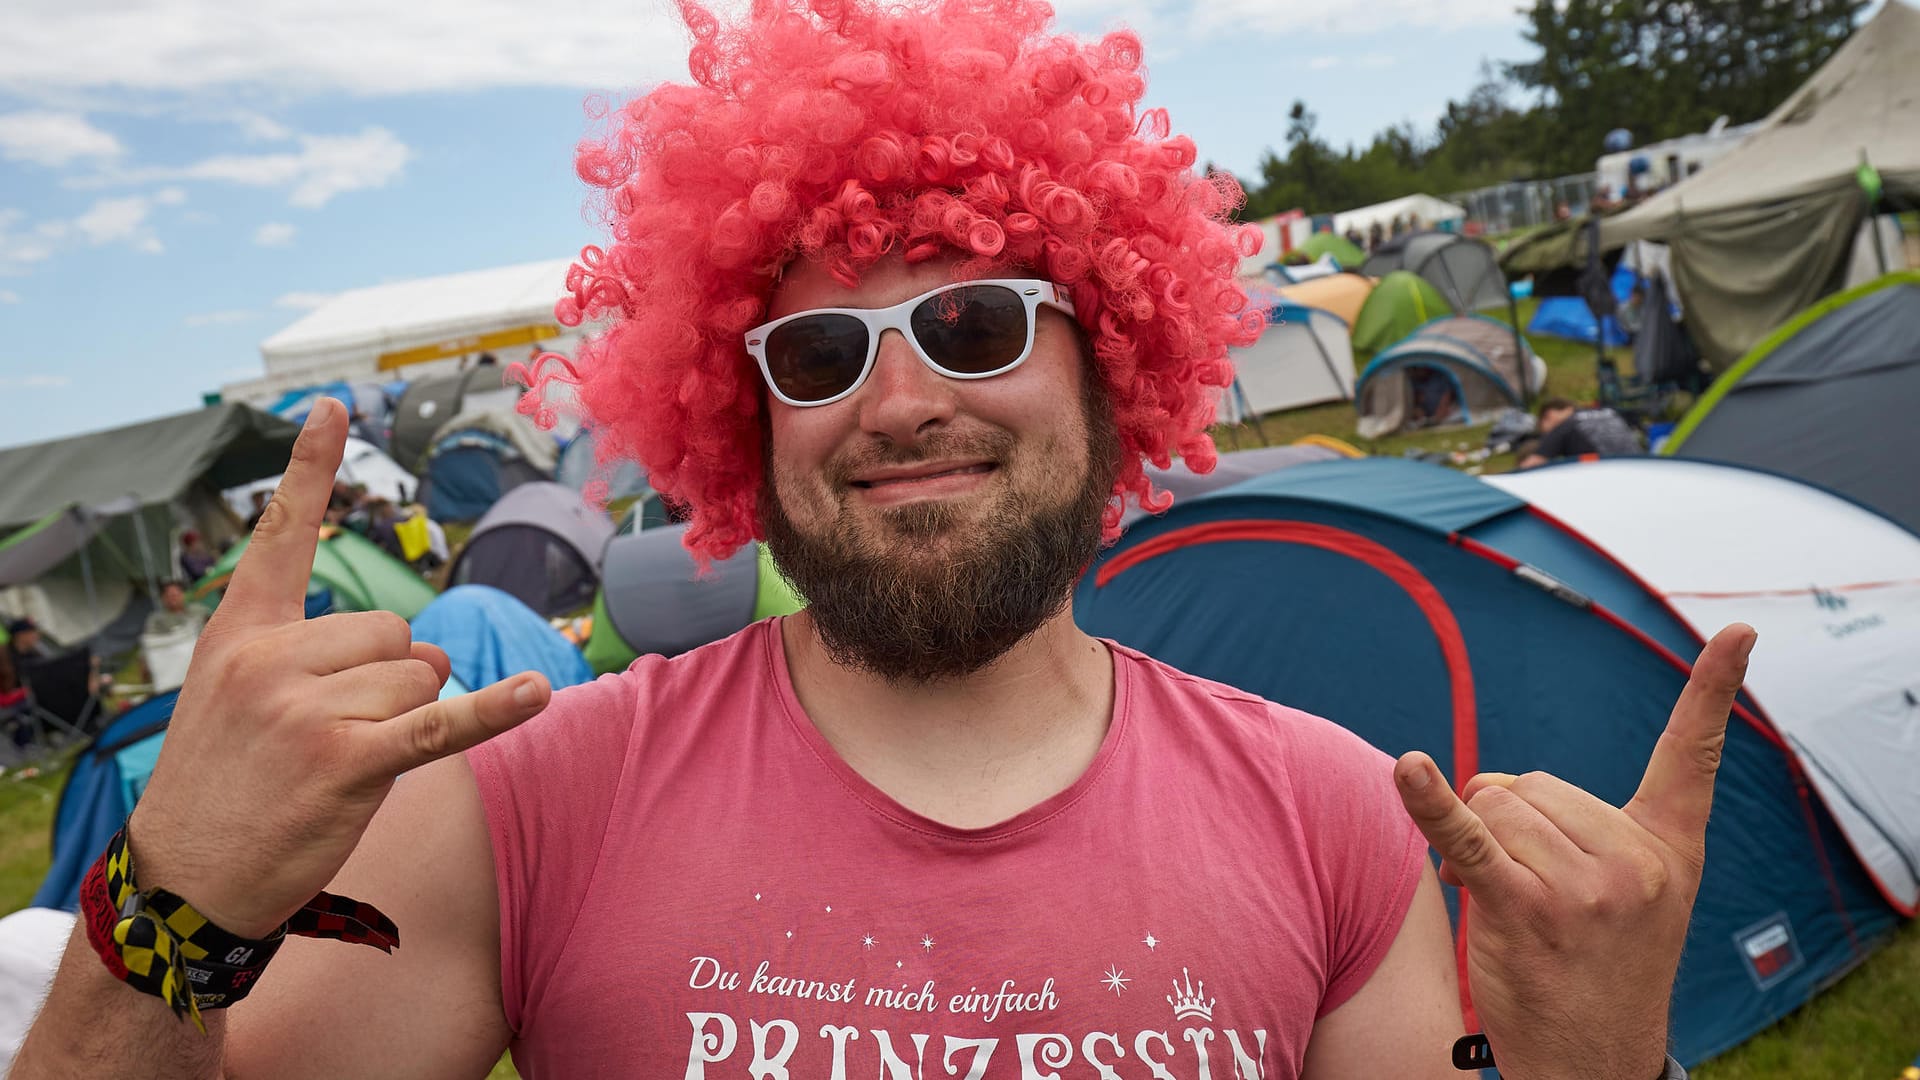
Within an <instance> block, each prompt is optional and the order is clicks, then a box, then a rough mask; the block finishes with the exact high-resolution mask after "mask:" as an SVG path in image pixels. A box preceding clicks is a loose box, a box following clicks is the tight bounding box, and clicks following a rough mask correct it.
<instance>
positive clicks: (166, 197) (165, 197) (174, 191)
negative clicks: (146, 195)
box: [153, 187, 187, 206]
mask: <svg viewBox="0 0 1920 1080" xmlns="http://www.w3.org/2000/svg"><path fill="white" fill-rule="evenodd" d="M186 201H187V192H186V189H184V188H177V187H168V188H161V189H160V190H159V191H156V192H154V193H153V204H154V205H155V206H179V205H180V204H181V203H183V202H186Z"/></svg>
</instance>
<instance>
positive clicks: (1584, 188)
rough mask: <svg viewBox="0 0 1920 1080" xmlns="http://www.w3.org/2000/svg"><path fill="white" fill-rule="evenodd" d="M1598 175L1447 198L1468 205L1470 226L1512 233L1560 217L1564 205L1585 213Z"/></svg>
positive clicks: (1509, 185)
mask: <svg viewBox="0 0 1920 1080" xmlns="http://www.w3.org/2000/svg"><path fill="white" fill-rule="evenodd" d="M1596 176H1597V174H1596V173H1578V174H1575V175H1573V176H1562V177H1558V178H1556V179H1553V180H1517V181H1514V182H1511V183H1506V184H1495V185H1494V186H1492V187H1484V188H1479V189H1478V190H1475V191H1463V192H1459V193H1456V194H1453V195H1448V196H1445V198H1446V200H1447V201H1448V202H1450V203H1454V204H1456V205H1458V206H1464V207H1466V208H1467V223H1468V226H1469V227H1470V228H1472V229H1474V230H1475V231H1477V232H1482V233H1504V232H1512V231H1513V230H1515V229H1525V228H1531V227H1533V226H1537V225H1545V224H1548V223H1549V222H1552V221H1554V220H1557V217H1556V211H1557V208H1558V207H1560V206H1561V205H1565V206H1566V207H1567V209H1568V211H1569V212H1570V213H1572V214H1573V215H1575V216H1578V215H1580V214H1582V213H1584V212H1585V211H1586V208H1587V204H1588V203H1589V202H1591V201H1592V200H1593V192H1594V188H1595V185H1596V184H1597V182H1598V181H1597V180H1596Z"/></svg>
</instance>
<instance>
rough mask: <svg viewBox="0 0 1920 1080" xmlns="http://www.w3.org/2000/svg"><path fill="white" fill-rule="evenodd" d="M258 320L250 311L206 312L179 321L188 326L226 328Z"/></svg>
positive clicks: (256, 315)
mask: <svg viewBox="0 0 1920 1080" xmlns="http://www.w3.org/2000/svg"><path fill="white" fill-rule="evenodd" d="M253 318H258V314H257V313H256V312H252V311H208V312H205V313H203V314H199V315H189V316H187V317H186V318H184V319H182V320H180V321H181V322H183V323H185V324H187V325H188V326H228V325H231V324H233V323H240V322H246V321H247V320H248V319H253Z"/></svg>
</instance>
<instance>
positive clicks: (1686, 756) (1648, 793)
mask: <svg viewBox="0 0 1920 1080" xmlns="http://www.w3.org/2000/svg"><path fill="white" fill-rule="evenodd" d="M1758 637H1759V634H1758V633H1756V632H1755V631H1754V629H1753V627H1751V626H1748V625H1746V624H1745V623H1734V624H1733V625H1731V626H1728V627H1726V628H1725V629H1723V630H1721V631H1720V632H1719V633H1718V634H1715V635H1714V636H1713V640H1712V641H1709V642H1707V645H1706V648H1704V649H1701V650H1700V658H1699V659H1698V660H1696V661H1694V665H1693V674H1692V676H1691V677H1689V678H1688V679H1687V685H1686V689H1684V690H1682V691H1680V700H1679V701H1678V702H1676V703H1675V704H1674V706H1673V715H1672V717H1670V718H1669V719H1668V720H1667V730H1666V731H1664V732H1662V733H1661V735H1660V741H1659V742H1658V743H1656V744H1654V747H1653V757H1652V758H1651V759H1649V760H1648V762H1647V771H1646V774H1645V775H1644V776H1642V777H1641V778H1640V790H1638V791H1636V792H1634V795H1633V799H1632V801H1630V802H1629V803H1627V807H1626V809H1627V814H1628V815H1629V816H1631V817H1632V818H1633V819H1634V820H1635V821H1638V822H1639V823H1640V824H1641V825H1642V826H1644V827H1645V828H1646V829H1647V831H1649V832H1651V833H1653V834H1654V835H1655V836H1658V837H1659V838H1660V839H1662V840H1664V841H1666V842H1667V843H1669V844H1673V845H1675V846H1681V847H1684V848H1685V849H1686V850H1693V849H1694V848H1696V847H1697V846H1698V845H1700V844H1702V843H1704V841H1705V837H1706V832H1707V815H1708V813H1709V812H1711V811H1712V809H1713V779H1714V776H1715V775H1716V774H1718V773H1719V771H1720V755H1721V752H1722V751H1723V750H1724V749H1725V747H1726V742H1727V715H1728V714H1729V713H1730V712H1732V711H1733V699H1734V697H1735V695H1737V694H1739V692H1740V684H1741V683H1742V682H1744V681H1746V677H1747V655H1748V654H1749V653H1751V652H1752V651H1753V643H1754V641H1755V640H1756V639H1758Z"/></svg>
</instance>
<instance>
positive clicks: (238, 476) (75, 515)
mask: <svg viewBox="0 0 1920 1080" xmlns="http://www.w3.org/2000/svg"><path fill="white" fill-rule="evenodd" d="M299 433H300V429H299V428H298V427H297V426H295V425H294V424H292V423H290V422H289V421H286V420H282V419H280V418H279V417H277V416H273V415H271V414H269V413H265V412H262V411H260V410H259V409H255V408H253V407H251V406H248V405H242V404H238V403H228V404H224V405H214V406H210V407H208V408H203V409H196V410H194V411H192V412H186V413H179V414H176V415H173V416H163V417H160V418H158V419H154V420H146V421H142V422H140V423H137V424H128V425H126V426H123V427H117V428H110V429H108V430H106V431H94V432H88V433H86V434H83V435H74V436H70V437H67V438H63V439H52V440H49V441H46V442H39V443H32V444H29V445H26V446H16V447H11V448H8V449H5V450H0V478H4V479H0V539H9V538H15V537H17V538H18V539H17V541H16V543H14V544H13V545H10V546H9V548H8V550H9V557H8V559H7V560H6V561H7V562H8V563H9V564H11V565H10V568H9V572H8V573H7V575H6V576H7V577H8V578H9V580H8V581H7V582H6V583H5V586H4V587H0V612H5V613H6V614H8V615H14V616H20V615H25V616H29V617H31V618H33V619H34V620H35V621H37V622H39V623H40V625H41V627H42V629H44V630H45V631H46V632H47V633H48V634H49V636H51V637H53V638H54V639H55V640H56V641H59V642H62V643H66V644H71V643H75V642H79V641H83V640H88V639H92V638H94V637H95V636H96V635H98V634H100V633H101V632H102V631H103V630H105V629H107V628H108V627H109V626H110V625H112V626H117V625H119V624H121V623H123V622H129V623H131V625H133V627H134V630H135V632H136V633H137V631H138V618H137V616H138V614H139V611H138V608H139V606H140V605H142V604H144V603H146V602H147V600H148V598H147V596H146V593H145V589H144V588H143V587H142V586H144V585H146V584H148V583H151V582H152V581H154V580H157V579H161V578H166V577H171V576H172V575H173V574H174V573H175V570H174V568H173V554H172V546H171V544H172V539H173V536H174V535H175V533H176V532H178V531H179V530H181V529H185V528H192V529H195V530H198V531H199V532H200V534H201V535H202V536H204V537H205V538H206V539H207V541H208V542H209V543H210V544H218V543H220V542H222V541H224V540H228V539H231V538H233V537H235V536H237V535H239V533H240V530H241V522H240V520H239V519H238V518H236V517H235V516H234V515H233V512H232V510H231V509H229V508H228V507H227V505H226V503H225V502H224V500H222V499H221V497H220V492H221V491H223V490H225V489H227V488H231V487H237V486H239V485H241V484H246V483H249V482H251V481H254V480H259V479H261V478H263V477H268V476H274V475H276V474H278V473H280V472H282V471H284V470H285V469H286V467H287V458H288V456H289V455H290V454H291V453H292V451H293V440H294V438H295V436H297V435H298V434H299ZM22 534H26V535H22ZM123 617H124V618H123Z"/></svg>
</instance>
